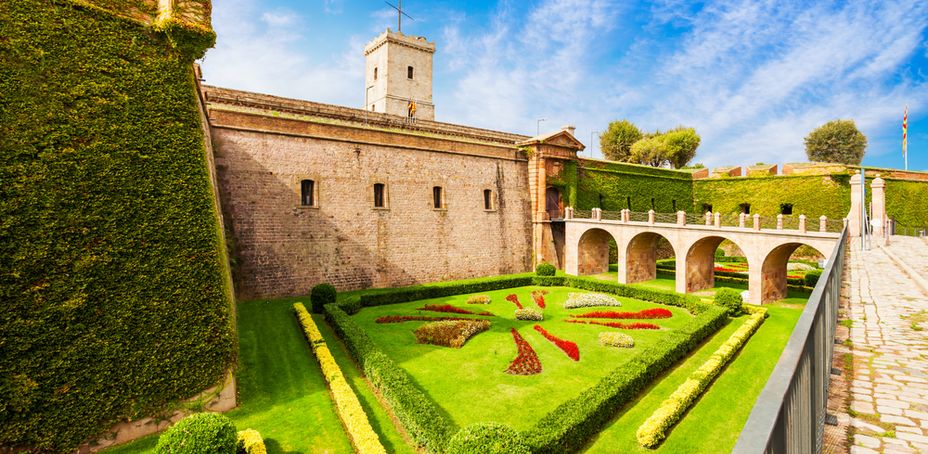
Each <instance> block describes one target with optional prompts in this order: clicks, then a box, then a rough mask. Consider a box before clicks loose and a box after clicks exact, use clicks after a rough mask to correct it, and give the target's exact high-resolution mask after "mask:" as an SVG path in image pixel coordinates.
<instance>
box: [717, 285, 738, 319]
mask: <svg viewBox="0 0 928 454" xmlns="http://www.w3.org/2000/svg"><path fill="white" fill-rule="evenodd" d="M743 302H744V301H742V300H741V292H739V291H737V290H735V289H733V288H720V289H718V290H717V291H716V292H715V304H716V306H721V307H724V308H726V309H728V315H730V316H732V317H736V316H738V315H741V304H742V303H743Z"/></svg>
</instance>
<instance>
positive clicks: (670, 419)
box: [635, 308, 767, 448]
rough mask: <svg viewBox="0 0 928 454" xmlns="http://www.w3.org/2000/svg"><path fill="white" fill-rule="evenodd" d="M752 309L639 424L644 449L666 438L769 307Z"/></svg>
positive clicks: (749, 335)
mask: <svg viewBox="0 0 928 454" xmlns="http://www.w3.org/2000/svg"><path fill="white" fill-rule="evenodd" d="M750 312H751V315H750V316H749V318H748V321H747V322H746V323H745V324H744V325H741V326H740V327H739V328H738V329H737V330H736V331H735V332H734V333H732V335H731V337H729V338H728V340H726V341H725V343H723V344H722V345H721V346H719V348H718V349H717V350H716V351H715V352H714V353H713V354H712V356H710V357H709V359H708V360H706V362H705V363H703V364H702V366H700V367H699V369H697V370H696V371H694V372H693V373H692V374H690V376H689V378H687V379H686V381H685V382H683V384H681V385H680V386H679V387H678V388H677V389H676V391H674V392H673V394H671V395H670V397H668V398H667V399H666V400H665V401H664V402H662V403H661V405H660V406H659V407H658V408H657V410H655V411H654V413H652V414H651V416H650V417H649V418H648V419H647V420H645V422H644V423H642V424H641V426H639V427H638V430H637V431H636V433H635V437H636V438H637V440H638V444H639V445H641V446H642V447H645V448H655V447H657V445H659V444H660V443H661V441H663V440H664V438H666V436H667V430H668V429H670V428H671V427H672V426H673V425H674V424H676V423H677V422H678V421H679V420H680V418H682V417H683V414H684V413H686V411H687V410H688V409H689V408H690V407H691V406H692V405H693V404H694V403H695V402H696V400H697V399H699V396H700V395H702V393H703V392H704V391H705V390H706V388H708V387H709V384H711V383H712V381H713V380H715V377H717V376H718V374H719V373H720V372H721V371H722V369H723V368H725V365H726V364H728V362H729V361H731V359H732V358H734V356H735V354H737V353H738V351H739V350H741V347H742V346H744V344H746V343H747V341H748V340H749V339H750V338H751V336H752V335H753V334H754V333H755V332H756V331H757V328H759V327H760V325H761V324H762V323H763V322H764V318H765V317H766V316H767V310H766V309H763V308H757V309H753V308H752V309H751V310H750Z"/></svg>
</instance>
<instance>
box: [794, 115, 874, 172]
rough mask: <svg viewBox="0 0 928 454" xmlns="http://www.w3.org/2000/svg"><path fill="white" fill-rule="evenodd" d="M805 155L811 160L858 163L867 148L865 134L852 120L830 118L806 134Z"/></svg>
mask: <svg viewBox="0 0 928 454" xmlns="http://www.w3.org/2000/svg"><path fill="white" fill-rule="evenodd" d="M805 142H806V155H807V156H808V157H809V161H813V162H835V163H841V164H851V165H858V164H860V161H861V160H863V158H864V152H865V151H866V149H867V136H865V135H864V134H863V133H862V132H860V130H858V129H857V125H856V124H854V120H832V121H829V122H828V123H825V124H823V125H821V126H819V127H818V128H816V129H814V130H813V131H812V132H810V133H809V135H808V136H806V139H805Z"/></svg>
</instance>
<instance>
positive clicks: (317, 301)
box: [309, 283, 338, 314]
mask: <svg viewBox="0 0 928 454" xmlns="http://www.w3.org/2000/svg"><path fill="white" fill-rule="evenodd" d="M337 295H338V294H337V292H336V291H335V287H333V286H332V284H328V283H325V284H319V285H317V286H315V287H313V289H312V291H311V292H309V300H310V301H311V302H312V306H313V313H316V314H321V313H322V308H323V307H324V306H325V305H326V304H332V303H334V302H335V298H336V297H337Z"/></svg>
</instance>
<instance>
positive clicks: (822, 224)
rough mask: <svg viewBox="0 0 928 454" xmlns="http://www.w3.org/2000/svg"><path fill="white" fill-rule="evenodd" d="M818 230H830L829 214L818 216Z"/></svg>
mask: <svg viewBox="0 0 928 454" xmlns="http://www.w3.org/2000/svg"><path fill="white" fill-rule="evenodd" d="M818 231H819V232H827V231H828V216H825V215H824V214H823V215H822V217H820V218H818Z"/></svg>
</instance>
